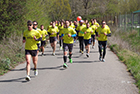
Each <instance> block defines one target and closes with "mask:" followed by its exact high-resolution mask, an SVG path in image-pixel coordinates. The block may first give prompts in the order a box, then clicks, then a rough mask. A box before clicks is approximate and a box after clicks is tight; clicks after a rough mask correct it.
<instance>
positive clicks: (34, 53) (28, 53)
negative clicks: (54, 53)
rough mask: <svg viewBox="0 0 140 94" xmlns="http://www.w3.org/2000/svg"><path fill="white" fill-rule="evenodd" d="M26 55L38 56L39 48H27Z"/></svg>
mask: <svg viewBox="0 0 140 94" xmlns="http://www.w3.org/2000/svg"><path fill="white" fill-rule="evenodd" d="M25 55H31V56H36V55H37V50H25Z"/></svg>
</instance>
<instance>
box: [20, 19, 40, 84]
mask: <svg viewBox="0 0 140 94" xmlns="http://www.w3.org/2000/svg"><path fill="white" fill-rule="evenodd" d="M27 26H28V30H26V31H24V33H23V43H25V58H26V62H27V65H26V74H27V76H26V78H25V79H26V80H27V81H30V80H31V78H30V61H31V57H32V59H33V63H34V75H35V76H37V75H38V70H37V61H38V60H37V57H38V55H37V49H38V47H37V45H36V42H37V41H40V40H42V37H41V35H40V33H39V32H38V31H36V30H34V29H33V23H32V21H30V20H29V21H28V22H27ZM37 37H38V39H37Z"/></svg>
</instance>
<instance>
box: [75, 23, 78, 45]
mask: <svg viewBox="0 0 140 94" xmlns="http://www.w3.org/2000/svg"><path fill="white" fill-rule="evenodd" d="M74 26H75V28H74V30H75V31H76V33H77V35H76V37H74V43H76V41H77V39H78V30H76V28H77V27H78V24H77V22H76V21H74Z"/></svg>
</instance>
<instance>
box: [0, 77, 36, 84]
mask: <svg viewBox="0 0 140 94" xmlns="http://www.w3.org/2000/svg"><path fill="white" fill-rule="evenodd" d="M30 77H31V78H35V76H30ZM4 82H22V83H26V82H29V81H26V80H25V77H21V78H16V79H9V80H0V83H4Z"/></svg>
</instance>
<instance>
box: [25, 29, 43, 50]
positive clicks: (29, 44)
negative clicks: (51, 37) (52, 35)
mask: <svg viewBox="0 0 140 94" xmlns="http://www.w3.org/2000/svg"><path fill="white" fill-rule="evenodd" d="M34 36H36V38H37V39H38V38H41V34H40V33H39V32H38V31H37V30H34V29H33V30H31V31H29V30H26V31H24V33H23V37H25V40H26V42H25V50H37V49H38V47H37V41H35V39H34Z"/></svg>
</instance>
